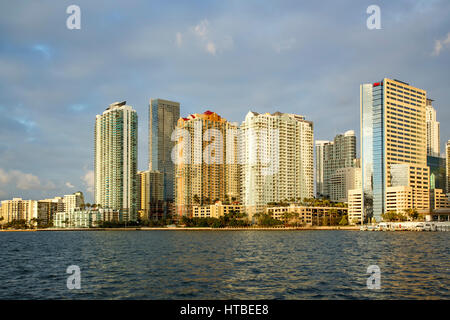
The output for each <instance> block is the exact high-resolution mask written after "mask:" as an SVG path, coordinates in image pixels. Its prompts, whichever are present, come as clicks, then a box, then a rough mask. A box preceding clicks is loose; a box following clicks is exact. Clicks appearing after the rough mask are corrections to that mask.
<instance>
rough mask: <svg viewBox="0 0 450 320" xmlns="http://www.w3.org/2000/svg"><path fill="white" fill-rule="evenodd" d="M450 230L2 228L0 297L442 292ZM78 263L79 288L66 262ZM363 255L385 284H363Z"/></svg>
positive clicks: (445, 293)
mask: <svg viewBox="0 0 450 320" xmlns="http://www.w3.org/2000/svg"><path fill="white" fill-rule="evenodd" d="M449 235H450V233H448V232H434V233H425V232H392V233H391V232H389V233H386V232H359V231H227V232H224V231H195V232H183V231H129V232H120V231H108V232H101V231H100V232H96V231H90V232H30V233H19V232H17V233H15V232H6V233H0V243H1V247H2V249H1V251H0V279H1V281H0V299H448V298H450V294H449V285H450V278H449V268H450V263H449V252H450V248H449V247H450V245H449ZM69 265H78V266H80V268H81V290H73V291H69V290H68V289H67V287H66V279H67V277H68V274H66V268H67V267H68V266H69ZM369 265H378V266H379V267H380V268H381V272H382V274H381V290H369V289H367V287H366V280H367V277H368V276H369V275H367V274H366V270H367V267H368V266H369Z"/></svg>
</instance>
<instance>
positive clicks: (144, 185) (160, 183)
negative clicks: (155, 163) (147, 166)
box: [137, 170, 165, 220]
mask: <svg viewBox="0 0 450 320" xmlns="http://www.w3.org/2000/svg"><path fill="white" fill-rule="evenodd" d="M137 175H138V177H137V179H138V212H139V216H140V218H141V219H142V220H152V219H153V220H158V219H160V218H162V217H163V215H164V211H165V207H164V205H165V203H164V199H163V195H164V179H163V174H162V173H160V172H159V171H150V170H145V171H139V172H138V174H137Z"/></svg>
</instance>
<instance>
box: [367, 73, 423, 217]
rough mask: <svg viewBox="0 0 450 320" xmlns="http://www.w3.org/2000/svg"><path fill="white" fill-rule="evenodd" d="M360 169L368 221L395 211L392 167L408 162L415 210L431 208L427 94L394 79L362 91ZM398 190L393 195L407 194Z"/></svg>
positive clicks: (369, 85) (409, 180)
mask: <svg viewBox="0 0 450 320" xmlns="http://www.w3.org/2000/svg"><path fill="white" fill-rule="evenodd" d="M360 105H361V106H360V108H361V166H362V188H363V212H364V216H365V218H366V219H367V218H369V219H370V218H375V220H376V221H380V220H381V215H382V214H383V213H384V212H386V211H388V210H390V208H389V206H387V204H386V192H387V189H388V188H389V187H391V185H392V183H391V179H392V175H391V172H390V171H391V167H392V168H394V167H395V168H397V167H398V166H396V165H398V164H408V165H409V166H408V175H409V179H408V185H405V186H402V187H405V188H406V187H408V188H411V189H412V206H413V208H414V209H418V210H420V209H428V208H429V194H428V192H429V184H428V175H429V169H428V167H427V130H426V128H427V126H426V112H425V111H426V91H424V90H422V89H418V88H415V87H413V86H410V85H409V84H407V83H405V82H402V81H399V80H391V79H387V78H385V79H383V80H382V81H381V82H376V83H373V84H372V83H370V84H363V85H361V87H360ZM405 190H406V189H405ZM405 190H401V189H395V190H392V192H405Z"/></svg>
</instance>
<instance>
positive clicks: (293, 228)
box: [0, 226, 359, 232]
mask: <svg viewBox="0 0 450 320" xmlns="http://www.w3.org/2000/svg"><path fill="white" fill-rule="evenodd" d="M310 230H315V231H321V230H353V231H359V227H357V226H320V227H286V228H270V227H254V228H211V227H179V228H177V227H175V228H174V227H171V228H165V227H155V228H150V227H131V228H58V229H57V228H53V229H15V230H12V229H11V230H0V232H45V231H47V232H51V231H310Z"/></svg>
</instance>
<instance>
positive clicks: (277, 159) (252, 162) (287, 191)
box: [240, 111, 314, 214]
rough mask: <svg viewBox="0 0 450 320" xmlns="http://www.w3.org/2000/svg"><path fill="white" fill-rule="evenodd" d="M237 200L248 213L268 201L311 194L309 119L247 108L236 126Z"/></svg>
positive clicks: (311, 127) (261, 209) (311, 168)
mask: <svg viewBox="0 0 450 320" xmlns="http://www.w3.org/2000/svg"><path fill="white" fill-rule="evenodd" d="M240 129H241V130H240V134H241V142H240V153H241V156H242V162H241V163H242V167H241V200H242V204H243V205H244V206H245V207H246V209H247V210H250V211H251V212H252V213H255V214H257V213H263V211H264V206H265V205H266V204H268V203H270V202H280V201H284V200H288V201H298V200H299V199H304V198H312V197H313V196H314V169H313V167H314V160H313V158H314V150H313V148H314V145H313V140H314V134H313V131H314V130H313V123H312V122H311V121H307V120H305V118H304V117H303V116H300V115H295V114H287V113H280V112H275V113H273V114H270V113H265V114H258V113H256V112H251V111H250V112H249V113H248V114H247V116H246V117H245V120H244V122H242V124H241V127H240Z"/></svg>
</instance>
